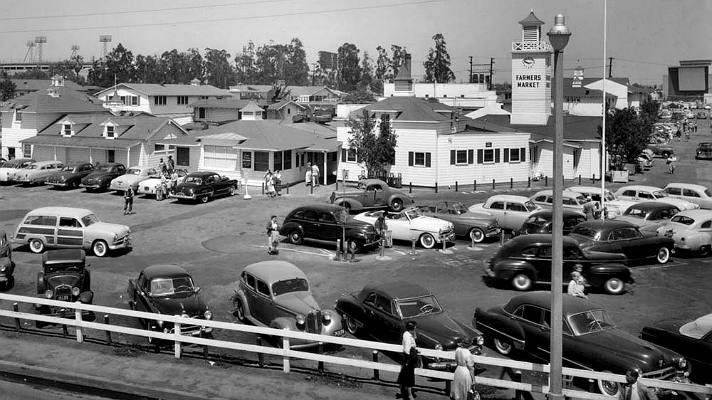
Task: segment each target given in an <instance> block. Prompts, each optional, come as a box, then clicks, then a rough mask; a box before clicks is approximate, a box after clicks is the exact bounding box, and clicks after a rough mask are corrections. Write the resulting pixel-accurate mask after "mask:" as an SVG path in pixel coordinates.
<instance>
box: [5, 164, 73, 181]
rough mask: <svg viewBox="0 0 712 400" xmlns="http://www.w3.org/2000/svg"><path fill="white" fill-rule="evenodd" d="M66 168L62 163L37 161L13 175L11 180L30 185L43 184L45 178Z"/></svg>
mask: <svg viewBox="0 0 712 400" xmlns="http://www.w3.org/2000/svg"><path fill="white" fill-rule="evenodd" d="M62 168H64V163H63V162H61V161H37V162H35V163H32V164H30V165H28V166H27V167H25V168H21V169H18V170H16V171H15V172H14V173H11V176H10V180H11V181H14V182H22V183H26V184H30V185H37V184H43V183H44V181H45V178H47V177H48V176H50V175H52V174H54V173H55V172H59V171H60V170H61V169H62Z"/></svg>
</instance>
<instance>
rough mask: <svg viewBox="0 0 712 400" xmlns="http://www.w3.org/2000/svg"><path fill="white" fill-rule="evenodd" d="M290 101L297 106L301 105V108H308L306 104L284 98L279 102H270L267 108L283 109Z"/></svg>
mask: <svg viewBox="0 0 712 400" xmlns="http://www.w3.org/2000/svg"><path fill="white" fill-rule="evenodd" d="M289 103H292V104H294V105H295V106H297V107H299V108H301V109H305V108H307V107H306V106H304V105H302V104H299V103H296V102H295V101H293V100H289V99H284V100H282V101H280V102H279V103H273V104H270V105H269V106H267V109H268V110H281V109H282V108H284V107H285V106H286V105H287V104H289Z"/></svg>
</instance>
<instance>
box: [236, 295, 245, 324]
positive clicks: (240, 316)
mask: <svg viewBox="0 0 712 400" xmlns="http://www.w3.org/2000/svg"><path fill="white" fill-rule="evenodd" d="M233 315H234V316H235V318H237V320H238V321H240V322H242V323H245V321H246V320H247V318H245V308H244V307H243V306H242V301H240V300H237V301H236V302H235V312H234V313H233Z"/></svg>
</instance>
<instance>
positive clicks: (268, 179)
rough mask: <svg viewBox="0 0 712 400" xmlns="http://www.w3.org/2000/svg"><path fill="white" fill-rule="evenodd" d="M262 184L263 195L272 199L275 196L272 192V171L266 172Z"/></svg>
mask: <svg viewBox="0 0 712 400" xmlns="http://www.w3.org/2000/svg"><path fill="white" fill-rule="evenodd" d="M264 184H265V194H266V195H267V197H269V198H270V199H272V198H274V197H276V196H277V194H276V192H275V191H274V175H272V171H269V170H268V171H267V173H266V174H265V176H264Z"/></svg>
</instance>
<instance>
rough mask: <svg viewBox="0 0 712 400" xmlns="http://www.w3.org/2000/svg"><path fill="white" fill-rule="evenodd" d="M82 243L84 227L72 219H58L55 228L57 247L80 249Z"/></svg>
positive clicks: (77, 220) (75, 219)
mask: <svg viewBox="0 0 712 400" xmlns="http://www.w3.org/2000/svg"><path fill="white" fill-rule="evenodd" d="M83 243H84V226H83V225H82V223H81V222H80V221H79V219H77V218H74V217H59V225H58V227H57V246H58V247H82V244H83Z"/></svg>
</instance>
